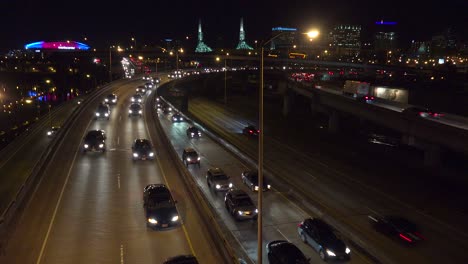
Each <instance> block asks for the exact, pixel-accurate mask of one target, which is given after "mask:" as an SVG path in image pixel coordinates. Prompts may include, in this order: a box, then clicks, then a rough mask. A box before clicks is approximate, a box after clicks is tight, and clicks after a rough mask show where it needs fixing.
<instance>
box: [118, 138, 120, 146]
mask: <svg viewBox="0 0 468 264" xmlns="http://www.w3.org/2000/svg"><path fill="white" fill-rule="evenodd" d="M118 145H120V137H117V146H118Z"/></svg>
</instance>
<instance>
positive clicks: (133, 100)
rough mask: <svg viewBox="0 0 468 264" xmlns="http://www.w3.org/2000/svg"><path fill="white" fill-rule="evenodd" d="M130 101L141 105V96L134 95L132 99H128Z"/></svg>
mask: <svg viewBox="0 0 468 264" xmlns="http://www.w3.org/2000/svg"><path fill="white" fill-rule="evenodd" d="M130 101H132V102H133V103H141V102H143V97H142V96H141V94H137V93H136V94H134V95H133V96H132V98H130Z"/></svg>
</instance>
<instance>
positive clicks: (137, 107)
mask: <svg viewBox="0 0 468 264" xmlns="http://www.w3.org/2000/svg"><path fill="white" fill-rule="evenodd" d="M142 115H143V107H142V106H141V104H139V103H132V104H131V105H130V107H129V108H128V116H139V117H141V116H142Z"/></svg>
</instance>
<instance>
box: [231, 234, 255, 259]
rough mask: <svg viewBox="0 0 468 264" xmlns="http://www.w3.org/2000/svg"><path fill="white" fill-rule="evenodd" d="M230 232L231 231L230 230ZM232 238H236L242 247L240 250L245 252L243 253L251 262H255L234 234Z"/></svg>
mask: <svg viewBox="0 0 468 264" xmlns="http://www.w3.org/2000/svg"><path fill="white" fill-rule="evenodd" d="M231 232H232V231H231ZM234 238H235V239H236V240H237V244H239V245H240V246H241V248H242V250H243V251H244V252H245V253H246V254H245V255H246V256H247V257H248V258H249V259H250V262H251V263H256V262H255V261H254V260H253V259H252V258H251V257H250V256H249V254H247V249H246V248H245V247H244V245H242V243H241V242H240V240H239V239H238V238H237V236H235V235H234Z"/></svg>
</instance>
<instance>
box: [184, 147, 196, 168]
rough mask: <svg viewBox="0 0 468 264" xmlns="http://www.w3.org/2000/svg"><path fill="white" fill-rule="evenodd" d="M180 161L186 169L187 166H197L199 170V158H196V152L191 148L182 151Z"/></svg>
mask: <svg viewBox="0 0 468 264" xmlns="http://www.w3.org/2000/svg"><path fill="white" fill-rule="evenodd" d="M182 161H183V162H184V164H185V166H187V167H188V165H189V164H198V167H199V168H200V157H199V156H198V153H197V151H196V150H194V149H193V148H185V149H184V151H183V152H182Z"/></svg>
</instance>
